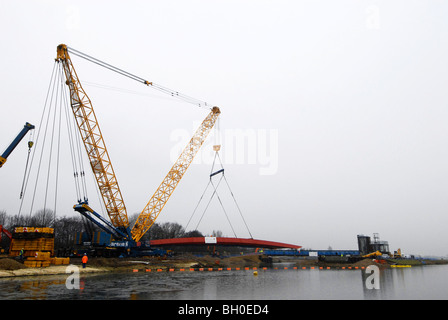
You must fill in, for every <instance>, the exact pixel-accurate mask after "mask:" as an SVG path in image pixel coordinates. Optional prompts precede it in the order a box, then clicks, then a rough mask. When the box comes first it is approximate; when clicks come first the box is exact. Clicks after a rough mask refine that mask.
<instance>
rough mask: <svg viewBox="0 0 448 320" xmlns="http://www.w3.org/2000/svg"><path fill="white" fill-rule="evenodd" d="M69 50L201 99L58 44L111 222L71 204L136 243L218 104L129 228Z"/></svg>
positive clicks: (216, 112)
mask: <svg viewBox="0 0 448 320" xmlns="http://www.w3.org/2000/svg"><path fill="white" fill-rule="evenodd" d="M69 51H70V52H72V53H74V54H76V55H78V56H80V57H82V58H84V59H87V60H89V61H93V62H95V63H96V64H99V65H102V66H104V67H106V68H108V69H111V70H112V71H115V72H118V73H120V74H122V75H125V76H127V77H129V78H131V79H134V80H137V81H139V82H141V83H143V84H145V85H148V86H153V87H154V88H155V89H158V90H160V91H162V92H165V93H168V94H170V95H171V96H175V97H178V98H181V99H184V100H186V101H188V102H191V103H195V104H198V105H199V106H202V105H203V104H204V103H203V102H199V100H196V99H193V98H191V97H188V96H184V95H182V94H179V93H178V92H175V91H170V90H169V89H167V88H164V87H161V86H158V85H156V84H154V83H152V82H149V81H147V80H144V79H142V78H139V77H137V76H134V75H132V74H129V73H127V72H125V71H123V70H121V69H118V68H115V67H113V66H111V65H109V64H106V63H104V62H102V61H100V60H97V59H95V58H92V57H90V56H87V55H85V54H83V53H81V52H79V51H76V50H74V49H71V48H69V47H67V46H66V45H64V44H61V45H59V46H58V47H57V58H56V61H58V62H60V63H62V66H63V69H64V74H65V77H66V80H67V81H66V84H67V85H68V87H69V91H70V103H71V107H72V110H73V114H74V116H75V118H76V122H77V125H78V128H79V132H80V134H81V137H82V141H83V143H84V146H85V149H86V151H87V154H88V156H89V161H90V165H91V168H92V170H93V172H94V174H95V178H96V181H97V184H98V187H99V190H100V193H101V196H102V198H103V202H104V204H105V207H106V210H107V213H108V215H109V217H110V222H109V221H107V220H106V219H104V218H103V217H102V216H101V215H99V214H98V213H96V212H95V211H94V210H93V209H92V208H90V207H89V205H88V203H87V202H86V201H85V202H81V201H80V202H79V204H77V205H75V206H74V209H75V210H76V211H78V212H80V213H81V214H83V215H84V216H85V217H87V218H88V219H90V220H91V221H93V222H94V223H95V224H97V225H98V226H99V227H101V228H102V229H103V230H105V231H107V232H108V233H110V234H112V235H113V237H114V238H115V239H119V240H125V241H127V242H130V243H134V244H135V243H136V242H138V241H139V240H140V239H141V238H142V237H143V235H144V234H145V233H146V232H147V231H148V230H149V228H150V227H151V226H152V225H153V224H154V222H155V220H156V219H157V217H158V216H159V214H160V212H161V211H162V209H163V207H164V206H165V204H166V203H167V201H168V199H169V198H170V196H171V195H172V194H173V192H174V190H175V188H176V187H177V185H178V183H179V181H180V180H181V179H182V177H183V175H184V174H185V172H186V170H187V169H188V167H189V166H190V164H191V163H192V161H193V159H194V157H195V155H196V154H197V152H198V151H199V149H200V148H201V146H202V144H203V142H204V141H205V139H206V138H207V136H208V134H209V133H210V131H211V129H212V128H213V126H214V125H215V123H216V121H217V119H218V117H219V115H220V113H221V111H220V110H219V108H218V107H213V108H211V112H210V113H209V114H208V115H207V117H206V118H205V119H204V121H203V122H202V124H201V125H200V126H199V128H198V129H197V131H196V132H195V134H194V135H193V137H192V138H191V140H190V141H189V143H188V144H187V146H186V147H185V149H184V150H183V152H182V153H181V155H180V156H179V158H178V159H177V161H176V162H175V163H174V165H173V166H172V168H171V170H170V171H169V172H168V174H167V175H166V177H165V178H164V180H163V181H162V183H161V184H160V186H159V187H158V188H157V190H156V191H155V193H154V194H153V196H152V197H151V199H150V200H149V202H148V203H147V205H146V206H145V208H144V209H143V211H142V212H141V213H140V215H139V217H138V218H137V221H136V223H135V224H134V226H133V228H132V229H131V230H130V228H129V221H128V216H127V213H126V206H125V204H124V201H123V197H122V195H121V192H120V188H119V186H118V181H117V178H116V176H115V173H114V170H113V168H112V163H111V161H110V158H109V154H108V152H107V149H106V145H105V143H104V139H103V136H102V134H101V130H100V127H99V124H98V120H97V118H96V116H95V113H94V110H93V107H92V104H91V101H90V99H89V97H88V96H87V94H86V92H85V91H84V89H83V88H82V86H81V83H80V81H79V78H78V76H77V74H76V71H75V69H74V67H73V63H72V61H71V58H70V55H69ZM206 105H207V104H206V103H205V106H206Z"/></svg>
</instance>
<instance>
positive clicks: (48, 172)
mask: <svg viewBox="0 0 448 320" xmlns="http://www.w3.org/2000/svg"><path fill="white" fill-rule="evenodd" d="M60 76H61V75H60V74H59V77H58V78H59V79H60ZM55 87H56V94H55V99H54V100H55V102H54V112H53V122H52V127H51V135H50V137H51V140H50V152H49V153H48V154H49V157H48V169H47V181H46V184H45V197H44V217H45V216H46V213H47V210H46V209H47V198H48V186H49V184H50V172H51V163H52V160H53V143H54V136H55V133H54V132H55V126H56V116H57V113H58V112H57V111H58V109H57V103H58V101H59V100H58V99H60V92H59V89H60V86H59V82H57V83H56V84H55ZM61 94H62V93H61Z"/></svg>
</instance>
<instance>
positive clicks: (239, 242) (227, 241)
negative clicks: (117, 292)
mask: <svg viewBox="0 0 448 320" xmlns="http://www.w3.org/2000/svg"><path fill="white" fill-rule="evenodd" d="M150 243H151V246H155V247H164V246H181V245H223V246H240V247H254V248H272V249H274V248H276V249H280V248H285V249H300V248H301V247H302V246H298V245H295V244H288V243H282V242H274V241H267V240H258V239H252V238H227V237H193V238H173V239H159V240H151V242H150Z"/></svg>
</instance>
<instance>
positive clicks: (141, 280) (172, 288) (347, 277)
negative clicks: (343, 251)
mask: <svg viewBox="0 0 448 320" xmlns="http://www.w3.org/2000/svg"><path fill="white" fill-rule="evenodd" d="M368 276H369V274H366V273H365V271H363V270H317V269H316V270H310V269H308V270H301V269H300V270H292V269H288V270H282V269H280V268H279V270H274V269H268V270H265V271H263V270H259V271H258V275H257V276H255V275H254V274H253V271H252V270H250V271H249V270H244V271H243V270H241V271H202V272H200V271H195V272H188V271H185V272H179V271H176V272H159V273H144V272H138V273H122V274H97V275H86V276H83V275H82V276H81V277H80V289H72V290H69V289H67V287H66V279H67V277H68V274H67V275H58V276H41V277H34V278H20V279H17V278H16V279H12V278H11V279H0V299H1V300H8V299H14V300H18V299H47V300H59V299H64V300H69V299H70V300H74V299H82V300H85V299H89V300H90V299H115V300H116V299H120V300H132V299H135V300H159V299H160V300H203V299H208V300H306V299H319V300H324V299H361V300H371V299H384V300H392V299H418V300H426V299H435V300H439V299H448V265H440V266H424V267H413V268H397V269H387V270H383V271H381V273H380V278H379V279H380V288H379V289H367V288H366V278H367V277H368Z"/></svg>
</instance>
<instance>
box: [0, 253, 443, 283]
mask: <svg viewBox="0 0 448 320" xmlns="http://www.w3.org/2000/svg"><path fill="white" fill-rule="evenodd" d="M263 258H265V257H263V256H261V255H255V254H251V255H242V256H235V257H228V258H217V257H211V256H204V257H196V256H193V255H186V254H184V255H178V256H174V257H170V258H165V259H162V258H156V257H142V258H94V257H92V258H90V259H89V262H88V263H87V267H86V268H82V267H81V266H82V263H81V258H70V265H75V266H77V267H79V271H80V273H81V274H87V273H101V272H136V271H143V272H147V271H179V270H190V269H195V270H219V269H222V270H226V269H229V268H230V269H237V268H238V269H242V270H243V269H245V268H250V269H253V268H257V269H258V268H262V267H268V268H272V267H274V266H276V265H279V264H286V265H288V267H287V268H316V269H318V268H325V269H328V268H330V269H363V268H365V267H367V266H369V265H376V266H378V267H380V268H389V267H390V266H391V265H397V264H402V265H411V266H424V265H433V264H447V263H448V261H447V260H409V259H402V260H401V259H396V260H388V261H385V262H384V263H378V262H375V261H374V260H372V259H363V260H360V261H357V262H354V263H337V262H323V261H318V260H317V259H282V258H274V259H273V260H272V261H267V260H266V259H263ZM66 270H67V265H50V266H49V267H41V268H30V267H26V266H25V265H24V264H23V263H21V262H19V261H16V260H15V259H11V258H1V259H0V278H5V277H21V276H43V275H56V274H65V273H66Z"/></svg>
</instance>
